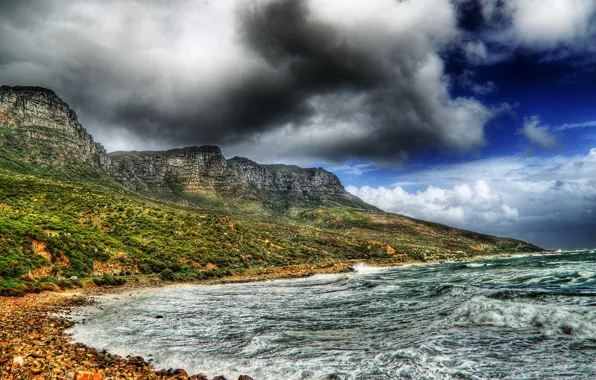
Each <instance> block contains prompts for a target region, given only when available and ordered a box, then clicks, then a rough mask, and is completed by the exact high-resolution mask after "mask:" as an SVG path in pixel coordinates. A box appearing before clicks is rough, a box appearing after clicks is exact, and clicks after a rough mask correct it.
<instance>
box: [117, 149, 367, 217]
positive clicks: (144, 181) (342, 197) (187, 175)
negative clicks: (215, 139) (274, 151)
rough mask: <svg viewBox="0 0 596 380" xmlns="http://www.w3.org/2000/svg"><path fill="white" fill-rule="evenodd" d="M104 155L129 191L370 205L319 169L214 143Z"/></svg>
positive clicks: (287, 201)
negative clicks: (266, 161) (228, 152)
mask: <svg viewBox="0 0 596 380" xmlns="http://www.w3.org/2000/svg"><path fill="white" fill-rule="evenodd" d="M110 159H111V167H110V174H111V175H112V177H113V178H115V179H116V180H117V181H118V182H120V183H122V184H123V185H125V186H126V187H128V188H130V189H131V190H134V191H142V192H157V193H176V194H187V195H201V194H217V195H220V196H224V197H231V198H234V199H254V200H262V201H265V202H266V203H272V202H273V203H277V204H285V205H291V204H293V203H303V202H311V203H321V202H335V203H339V204H344V205H350V206H357V207H364V208H371V206H369V205H367V204H366V203H364V202H362V201H361V200H360V199H358V198H356V197H354V196H352V195H351V194H349V193H347V192H346V191H345V190H344V187H343V186H342V184H341V182H340V181H339V179H338V178H337V177H336V176H335V175H334V174H333V173H330V172H328V171H326V170H324V169H321V168H311V169H303V168H299V167H297V166H288V165H261V164H258V163H256V162H254V161H251V160H249V159H247V158H242V157H234V158H232V159H230V160H226V159H225V157H224V156H223V155H222V153H221V151H220V149H219V148H218V147H214V146H202V147H189V148H182V149H173V150H168V151H161V152H116V153H112V154H110Z"/></svg>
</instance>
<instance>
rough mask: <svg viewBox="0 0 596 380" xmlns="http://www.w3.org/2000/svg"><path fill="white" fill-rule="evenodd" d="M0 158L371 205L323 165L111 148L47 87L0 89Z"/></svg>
mask: <svg viewBox="0 0 596 380" xmlns="http://www.w3.org/2000/svg"><path fill="white" fill-rule="evenodd" d="M0 147H1V149H0V158H2V157H1V156H2V155H9V156H10V158H11V159H13V160H14V159H16V160H19V161H24V162H26V163H29V164H35V166H36V167H38V166H50V167H56V166H58V167H72V166H81V165H83V166H87V167H92V168H95V169H97V170H100V171H101V172H104V173H107V174H109V175H110V176H111V177H112V178H114V179H115V180H116V181H118V182H119V183H121V184H122V185H124V186H125V187H127V188H129V189H131V190H133V191H138V192H143V193H150V194H154V195H166V196H169V195H175V196H177V197H183V198H184V197H187V198H188V197H200V196H210V197H216V198H219V199H221V198H224V199H235V200H256V201H261V202H263V203H264V204H267V205H269V206H275V207H290V206H292V205H319V204H327V203H328V204H341V205H348V206H355V207H360V208H367V209H374V207H372V206H370V205H368V204H366V203H364V202H363V201H362V200H360V199H359V198H356V197H354V196H353V195H351V194H349V193H348V192H346V191H345V190H344V187H343V186H342V184H341V182H340V181H339V179H338V178H337V177H336V176H335V175H334V174H333V173H330V172H328V171H326V170H324V169H322V168H311V169H303V168H299V167H297V166H288V165H261V164H258V163H256V162H254V161H251V160H249V159H246V158H242V157H234V158H232V159H229V160H226V158H225V157H224V156H223V155H222V153H221V150H220V149H219V148H218V147H215V146H202V147H189V148H181V149H173V150H168V151H158V152H115V153H111V154H109V155H108V154H107V153H106V151H105V149H104V148H103V147H102V146H101V144H98V143H96V142H94V141H93V138H92V136H91V135H90V134H89V133H87V131H86V130H85V129H84V128H83V127H82V125H81V124H80V123H79V121H78V118H77V115H76V113H75V112H74V111H73V110H71V109H70V107H69V106H68V104H66V103H65V102H63V101H62V100H61V99H60V98H59V97H58V96H57V95H56V94H55V93H54V92H53V91H51V90H47V89H44V88H39V87H9V86H2V87H0Z"/></svg>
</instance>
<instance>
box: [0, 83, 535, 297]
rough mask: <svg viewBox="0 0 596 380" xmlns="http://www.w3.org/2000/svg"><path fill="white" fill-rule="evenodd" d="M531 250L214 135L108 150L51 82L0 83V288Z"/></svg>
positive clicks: (207, 274)
mask: <svg viewBox="0 0 596 380" xmlns="http://www.w3.org/2000/svg"><path fill="white" fill-rule="evenodd" d="M163 201H168V202H174V203H175V204H172V203H164V202H163ZM183 205H185V206H183ZM189 206H190V207H189ZM540 250H541V248H540V247H536V246H534V245H532V244H528V243H526V242H522V241H518V240H514V239H507V238H499V237H495V236H489V235H483V234H477V233H474V232H470V231H463V230H458V229H455V228H451V227H447V226H443V225H439V224H435V223H430V222H424V221H419V220H415V219H411V218H407V217H404V216H401V215H396V214H389V213H385V212H382V211H380V210H378V209H376V208H375V207H373V206H371V205H368V204H366V203H365V202H363V201H362V200H360V199H358V198H356V197H354V196H352V195H350V194H348V193H347V192H346V191H345V189H344V188H343V186H342V184H341V183H340V181H339V179H338V178H337V177H336V176H335V175H334V174H332V173H330V172H328V171H326V170H323V169H321V168H313V169H302V168H299V167H297V166H288V165H261V164H257V163H255V162H253V161H251V160H249V159H246V158H241V157H234V158H231V159H228V160H226V159H225V158H224V156H223V155H222V154H221V151H220V150H219V148H217V147H211V146H204V147H191V148H182V149H173V150H169V151H163V152H116V153H112V154H109V155H108V154H106V152H105V150H104V149H103V148H102V147H101V145H100V144H97V143H95V142H94V141H93V138H92V137H91V136H90V135H89V134H88V133H87V132H86V131H85V129H84V128H83V127H82V126H81V125H80V123H79V122H78V120H77V118H76V114H75V113H74V112H73V111H72V110H70V108H68V106H67V105H66V104H65V103H64V102H62V101H61V100H60V99H59V98H58V97H57V96H56V95H55V94H54V93H53V92H51V91H49V90H45V89H40V88H31V87H7V86H2V87H0V292H1V289H2V288H3V287H4V288H6V287H14V286H17V287H18V286H25V285H23V284H25V283H27V284H29V285H27V286H35V284H36V283H37V282H39V281H40V279H43V278H45V277H47V276H54V277H55V276H68V275H77V276H87V275H102V274H106V273H107V274H125V273H135V274H138V273H145V274H148V273H162V274H164V273H165V274H164V276H165V277H167V278H177V279H192V278H204V277H205V276H207V277H208V276H217V275H223V274H226V273H230V272H234V273H239V272H242V271H244V270H246V269H248V268H260V267H271V266H284V265H291V264H304V263H312V264H317V265H330V264H331V263H335V262H338V261H346V260H377V261H381V262H410V261H413V260H421V261H425V260H437V259H444V260H447V259H463V258H467V257H472V256H477V255H486V254H492V253H503V252H529V251H540ZM31 284H33V285H31Z"/></svg>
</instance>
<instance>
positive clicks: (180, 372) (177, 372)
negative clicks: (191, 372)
mask: <svg viewBox="0 0 596 380" xmlns="http://www.w3.org/2000/svg"><path fill="white" fill-rule="evenodd" d="M174 376H176V377H182V378H185V379H186V378H188V373H186V371H185V370H183V369H181V368H178V369H177V370H175V371H174Z"/></svg>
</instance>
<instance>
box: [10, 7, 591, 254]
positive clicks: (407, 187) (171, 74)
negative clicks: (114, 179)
mask: <svg viewBox="0 0 596 380" xmlns="http://www.w3.org/2000/svg"><path fill="white" fill-rule="evenodd" d="M0 36H1V38H0V84H8V85H35V86H43V87H47V88H50V89H52V90H54V91H55V92H56V93H57V94H58V95H59V96H60V97H61V98H62V99H63V100H65V101H66V102H67V103H68V104H69V105H70V106H71V107H72V108H73V109H74V110H75V111H76V112H77V114H78V116H79V119H80V120H81V122H82V124H83V125H84V126H85V127H86V128H87V130H88V131H89V132H90V133H92V134H93V136H94V138H95V140H96V141H99V142H101V143H102V144H103V145H104V146H105V147H106V148H107V150H108V151H117V150H150V149H151V150H154V149H169V148H175V147H181V146H192V145H207V144H214V145H219V146H220V147H221V148H222V150H223V153H224V154H225V155H226V156H227V157H233V156H235V155H240V156H244V157H248V158H251V159H253V160H255V161H257V162H262V163H292V164H298V165H301V166H322V167H324V168H326V169H328V170H331V171H333V172H334V173H336V174H337V175H338V176H339V177H340V179H341V180H342V182H343V183H344V185H346V188H347V190H348V191H350V192H351V193H353V194H355V195H357V196H359V197H361V198H362V199H364V200H365V201H367V202H369V203H372V204H374V205H376V206H378V207H380V208H382V209H383V210H386V211H390V212H396V213H400V214H404V215H408V216H411V217H415V218H419V219H424V220H431V221H436V222H440V223H444V224H448V225H452V226H455V227H460V228H465V229H471V230H475V231H478V232H483V233H488V234H497V235H501V236H510V237H515V238H520V239H523V240H526V241H531V242H533V243H535V244H538V245H541V246H543V247H545V248H550V249H556V248H564V249H565V248H568V249H571V248H584V247H596V58H595V57H596V0H367V1H361V0H217V1H214V0H201V1H195V0H85V1H82V0H25V1H24V0H3V1H2V2H1V3H0Z"/></svg>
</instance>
